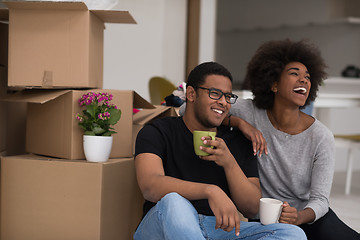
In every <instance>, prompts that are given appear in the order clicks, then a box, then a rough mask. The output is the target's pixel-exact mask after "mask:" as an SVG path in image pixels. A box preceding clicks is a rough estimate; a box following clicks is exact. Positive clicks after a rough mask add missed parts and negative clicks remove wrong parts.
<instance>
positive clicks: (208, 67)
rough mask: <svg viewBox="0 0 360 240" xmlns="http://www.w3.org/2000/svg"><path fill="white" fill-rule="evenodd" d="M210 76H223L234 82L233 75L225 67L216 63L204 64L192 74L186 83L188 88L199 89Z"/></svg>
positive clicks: (197, 67)
mask: <svg viewBox="0 0 360 240" xmlns="http://www.w3.org/2000/svg"><path fill="white" fill-rule="evenodd" d="M209 75H221V76H224V77H227V78H229V79H230V81H231V82H232V80H233V78H232V76H231V73H230V72H229V70H227V69H226V68H225V67H224V66H223V65H221V64H219V63H216V62H204V63H201V64H199V65H198V66H196V67H195V68H194V69H193V70H192V71H191V72H190V74H189V76H188V79H187V82H186V83H187V86H192V87H193V88H194V89H197V88H198V87H199V86H201V85H202V84H204V82H205V78H206V77H207V76H209Z"/></svg>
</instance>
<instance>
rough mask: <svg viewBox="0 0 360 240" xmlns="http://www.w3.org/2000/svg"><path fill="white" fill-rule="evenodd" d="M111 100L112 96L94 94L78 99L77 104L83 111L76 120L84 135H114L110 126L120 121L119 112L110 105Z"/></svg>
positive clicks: (90, 93)
mask: <svg viewBox="0 0 360 240" xmlns="http://www.w3.org/2000/svg"><path fill="white" fill-rule="evenodd" d="M112 99H113V95H112V94H109V93H95V92H88V93H87V94H84V95H82V96H81V97H80V99H79V104H80V106H82V107H85V109H84V110H83V111H82V113H78V114H77V115H76V118H77V120H79V123H78V124H79V126H80V127H81V128H82V129H84V134H85V135H92V136H111V134H114V133H116V132H115V131H114V128H113V127H111V126H113V125H115V124H116V123H117V122H118V121H119V120H120V117H121V110H120V109H118V108H117V107H116V106H115V105H114V104H110V101H111V100H112Z"/></svg>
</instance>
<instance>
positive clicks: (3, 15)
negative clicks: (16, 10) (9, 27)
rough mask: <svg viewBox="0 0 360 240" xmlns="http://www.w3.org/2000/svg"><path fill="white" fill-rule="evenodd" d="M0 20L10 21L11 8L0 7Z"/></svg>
mask: <svg viewBox="0 0 360 240" xmlns="http://www.w3.org/2000/svg"><path fill="white" fill-rule="evenodd" d="M0 21H4V22H8V21H9V10H8V9H6V8H0Z"/></svg>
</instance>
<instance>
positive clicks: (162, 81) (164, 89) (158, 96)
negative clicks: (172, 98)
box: [149, 77, 176, 105]
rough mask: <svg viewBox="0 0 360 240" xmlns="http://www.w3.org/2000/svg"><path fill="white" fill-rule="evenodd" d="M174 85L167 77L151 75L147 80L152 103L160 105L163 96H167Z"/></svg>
mask: <svg viewBox="0 0 360 240" xmlns="http://www.w3.org/2000/svg"><path fill="white" fill-rule="evenodd" d="M175 89H176V86H175V85H174V84H173V83H172V82H170V81H169V80H168V79H166V78H163V77H152V78H151V79H150V80H149V94H150V102H151V103H152V104H154V105H160V104H161V103H162V102H163V101H164V100H165V97H167V96H169V95H170V94H171V93H172V92H173V91H174V90H175Z"/></svg>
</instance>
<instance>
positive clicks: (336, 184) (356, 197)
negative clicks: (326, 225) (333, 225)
mask: <svg viewBox="0 0 360 240" xmlns="http://www.w3.org/2000/svg"><path fill="white" fill-rule="evenodd" d="M345 177H346V175H345V172H335V174H334V181H333V186H332V190H331V194H330V207H331V209H332V210H333V211H334V212H335V213H336V214H337V215H338V217H339V218H340V219H341V220H342V221H343V222H345V223H346V224H347V225H348V226H350V227H351V228H352V229H354V230H356V231H357V232H360V171H356V172H353V176H352V182H351V191H350V194H349V195H345Z"/></svg>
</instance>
